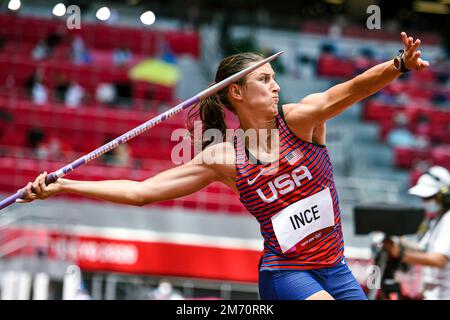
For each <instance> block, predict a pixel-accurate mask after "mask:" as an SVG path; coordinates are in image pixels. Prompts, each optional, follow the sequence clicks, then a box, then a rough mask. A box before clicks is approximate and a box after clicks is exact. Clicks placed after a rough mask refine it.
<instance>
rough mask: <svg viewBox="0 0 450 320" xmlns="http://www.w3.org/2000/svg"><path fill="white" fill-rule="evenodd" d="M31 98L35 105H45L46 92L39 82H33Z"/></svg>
mask: <svg viewBox="0 0 450 320" xmlns="http://www.w3.org/2000/svg"><path fill="white" fill-rule="evenodd" d="M31 97H32V99H33V102H34V103H35V104H38V105H42V104H46V103H47V101H48V90H47V87H46V86H45V85H44V84H43V83H42V82H41V81H40V80H37V81H35V82H34V84H33V87H32V88H31Z"/></svg>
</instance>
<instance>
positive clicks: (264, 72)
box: [242, 63, 280, 113]
mask: <svg viewBox="0 0 450 320" xmlns="http://www.w3.org/2000/svg"><path fill="white" fill-rule="evenodd" d="M279 92H280V87H279V86H278V84H277V83H276V81H275V72H274V71H273V69H272V67H271V66H270V64H268V63H267V64H265V65H263V66H262V67H260V68H259V69H256V70H255V71H253V72H252V73H250V74H249V75H248V76H247V79H246V82H245V84H244V85H243V86H242V99H243V100H242V101H243V102H244V103H245V104H246V105H248V106H250V108H252V109H254V110H255V111H257V110H264V109H267V108H269V109H271V110H272V111H274V113H276V112H277V106H278V101H279Z"/></svg>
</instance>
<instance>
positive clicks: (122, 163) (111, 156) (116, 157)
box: [101, 139, 131, 167]
mask: <svg viewBox="0 0 450 320" xmlns="http://www.w3.org/2000/svg"><path fill="white" fill-rule="evenodd" d="M111 140H112V139H107V141H105V144H106V143H108V142H110V141H111ZM101 160H102V161H103V163H104V164H107V165H112V166H118V167H128V166H130V163H131V162H130V160H131V157H130V149H129V147H128V145H127V144H120V145H118V146H117V147H116V148H115V149H113V150H110V151H108V152H107V153H105V154H104V155H103V157H102V158H101Z"/></svg>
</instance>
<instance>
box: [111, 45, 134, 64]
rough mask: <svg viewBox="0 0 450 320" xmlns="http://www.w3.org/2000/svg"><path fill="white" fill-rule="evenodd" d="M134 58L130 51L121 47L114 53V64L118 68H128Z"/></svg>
mask: <svg viewBox="0 0 450 320" xmlns="http://www.w3.org/2000/svg"><path fill="white" fill-rule="evenodd" d="M132 58H133V55H132V53H131V51H130V49H128V48H126V47H120V48H117V49H115V50H114V51H113V62H114V64H115V65H116V66H118V67H123V66H127V65H128V64H129V63H130V62H131V59H132Z"/></svg>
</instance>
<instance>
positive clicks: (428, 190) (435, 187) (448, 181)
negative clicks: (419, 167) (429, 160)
mask: <svg viewBox="0 0 450 320" xmlns="http://www.w3.org/2000/svg"><path fill="white" fill-rule="evenodd" d="M446 186H447V187H448V186H450V172H449V171H448V170H447V169H445V168H444V167H440V166H433V167H431V168H430V169H429V170H428V171H427V172H425V173H424V174H422V175H421V176H420V177H419V180H417V184H416V185H415V186H414V187H412V188H410V189H409V190H408V192H409V194H412V195H415V196H418V197H421V198H430V197H433V196H435V195H436V194H437V193H438V192H439V190H440V189H441V188H442V187H446Z"/></svg>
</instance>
